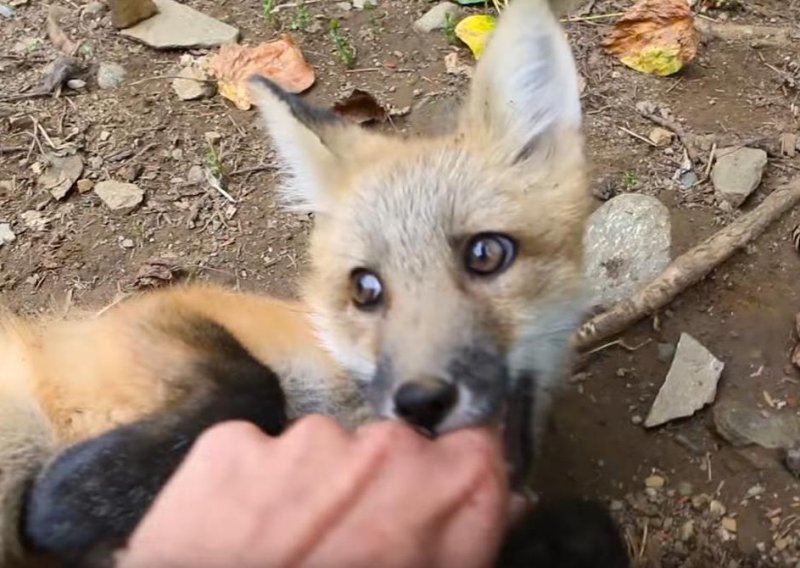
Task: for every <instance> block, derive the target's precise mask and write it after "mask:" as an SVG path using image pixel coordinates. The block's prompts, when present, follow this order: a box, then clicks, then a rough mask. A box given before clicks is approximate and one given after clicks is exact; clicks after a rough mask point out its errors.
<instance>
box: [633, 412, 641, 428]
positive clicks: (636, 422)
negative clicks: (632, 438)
mask: <svg viewBox="0 0 800 568" xmlns="http://www.w3.org/2000/svg"><path fill="white" fill-rule="evenodd" d="M631 422H632V423H633V424H634V425H635V426H639V425H640V424H641V423H642V422H643V420H642V417H641V416H639V415H638V414H634V415H633V416H631Z"/></svg>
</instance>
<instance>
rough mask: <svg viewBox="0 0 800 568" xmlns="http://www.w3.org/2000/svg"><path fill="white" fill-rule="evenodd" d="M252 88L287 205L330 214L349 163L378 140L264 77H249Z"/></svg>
mask: <svg viewBox="0 0 800 568" xmlns="http://www.w3.org/2000/svg"><path fill="white" fill-rule="evenodd" d="M248 86H249V88H250V92H251V93H252V94H253V98H254V100H255V103H256V106H257V107H258V109H259V112H260V114H261V116H262V118H263V119H264V122H265V123H266V127H267V131H268V132H269V135H270V137H271V138H272V141H273V143H274V144H275V149H276V152H277V154H278V159H279V162H280V166H281V170H282V171H281V173H282V175H283V177H282V180H281V184H280V187H279V191H280V194H281V198H282V199H283V202H284V204H286V205H287V206H289V207H290V208H292V209H296V210H302V211H313V212H315V213H325V212H326V211H329V210H330V208H331V206H332V203H333V201H334V200H335V198H336V194H337V192H338V191H340V190H341V187H342V183H341V182H342V181H343V180H344V179H345V178H346V176H347V174H348V172H349V171H350V169H351V168H350V167H351V164H352V163H353V162H355V161H356V160H358V159H359V158H360V157H361V156H362V152H364V149H365V148H367V147H369V144H368V142H369V141H370V140H372V139H373V138H374V137H376V136H377V135H375V134H373V133H370V132H367V131H366V130H364V129H363V128H361V127H360V126H358V125H356V124H352V123H350V122H347V121H345V120H343V119H342V118H340V117H339V116H338V115H336V114H334V113H333V112H331V111H328V110H325V109H321V108H318V107H315V106H312V105H310V104H308V103H307V102H305V101H304V100H303V99H301V98H300V97H298V96H296V95H292V94H290V93H287V92H286V91H284V90H283V89H281V88H280V87H279V86H278V85H276V84H275V83H273V82H272V81H270V80H269V79H266V78H264V77H261V76H258V75H257V76H253V77H251V78H250V80H249V81H248Z"/></svg>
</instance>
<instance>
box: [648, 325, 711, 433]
mask: <svg viewBox="0 0 800 568" xmlns="http://www.w3.org/2000/svg"><path fill="white" fill-rule="evenodd" d="M724 368H725V364H724V363H723V362H722V361H720V360H719V359H717V358H716V357H714V355H712V354H711V352H710V351H708V350H707V349H706V348H705V347H703V346H702V345H701V344H700V343H699V342H698V341H697V340H696V339H695V338H694V337H692V336H691V335H689V334H688V333H682V334H681V337H680V340H679V341H678V348H677V350H676V351H675V359H674V360H673V362H672V366H670V369H669V372H668V373H667V377H666V379H664V384H663V385H661V389H660V390H659V391H658V395H656V400H655V402H653V407H652V408H651V409H650V414H649V415H648V416H647V420H645V422H644V425H645V426H646V427H647V428H652V427H653V426H658V425H660V424H664V423H665V422H669V421H670V420H674V419H676V418H683V417H686V416H691V415H692V414H694V413H695V412H697V411H698V410H700V409H701V408H703V407H704V406H705V405H706V404H710V403H711V402H713V401H714V398H715V397H716V395H717V382H718V381H719V377H720V375H721V374H722V370H723V369H724Z"/></svg>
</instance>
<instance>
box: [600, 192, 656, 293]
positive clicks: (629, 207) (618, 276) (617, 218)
mask: <svg viewBox="0 0 800 568" xmlns="http://www.w3.org/2000/svg"><path fill="white" fill-rule="evenodd" d="M585 242H586V265H585V275H586V279H587V281H588V282H590V283H591V286H592V304H593V305H594V306H609V305H611V304H615V303H617V302H619V301H620V300H624V299H627V298H630V297H631V296H632V295H633V294H635V293H636V292H638V291H639V289H640V288H642V287H643V286H645V285H647V284H649V283H650V282H651V281H652V280H653V279H654V278H655V277H656V276H658V275H659V274H660V273H661V272H662V271H663V270H664V268H666V266H667V265H668V264H669V262H670V247H671V231H670V218H669V210H668V209H667V208H666V207H665V206H664V205H663V204H662V203H661V202H660V201H659V200H658V199H656V198H655V197H651V196H648V195H640V194H637V193H624V194H622V195H618V196H617V197H614V198H613V199H610V200H608V201H606V202H605V203H604V204H603V205H602V206H600V207H599V208H598V209H597V211H595V212H594V213H593V214H592V216H591V217H590V218H589V224H588V226H587V228H586V236H585Z"/></svg>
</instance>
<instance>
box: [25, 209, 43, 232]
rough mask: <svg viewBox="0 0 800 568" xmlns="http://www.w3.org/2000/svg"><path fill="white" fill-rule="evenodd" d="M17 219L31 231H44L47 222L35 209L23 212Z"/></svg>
mask: <svg viewBox="0 0 800 568" xmlns="http://www.w3.org/2000/svg"><path fill="white" fill-rule="evenodd" d="M19 217H20V219H22V222H23V223H25V226H26V227H27V228H29V229H30V230H32V231H44V230H45V229H46V228H47V223H48V222H49V221H48V219H47V218H46V217H45V216H44V215H42V212H41V211H36V210H35V209H29V210H28V211H24V212H23V213H21V214H20V216H19Z"/></svg>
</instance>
